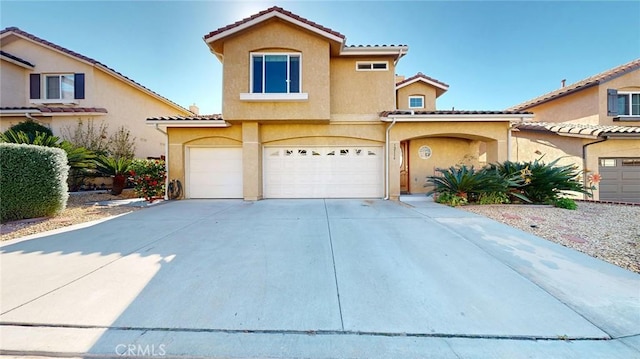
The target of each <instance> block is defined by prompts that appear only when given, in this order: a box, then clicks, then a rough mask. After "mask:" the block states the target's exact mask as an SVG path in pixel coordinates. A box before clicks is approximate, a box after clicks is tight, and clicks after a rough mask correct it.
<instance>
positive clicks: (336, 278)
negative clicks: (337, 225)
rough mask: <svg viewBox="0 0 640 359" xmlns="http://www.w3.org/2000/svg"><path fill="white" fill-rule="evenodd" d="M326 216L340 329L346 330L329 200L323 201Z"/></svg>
mask: <svg viewBox="0 0 640 359" xmlns="http://www.w3.org/2000/svg"><path fill="white" fill-rule="evenodd" d="M322 203H323V204H324V214H325V216H326V220H327V233H328V234H329V245H330V246H331V262H332V264H333V279H334V281H335V283H336V295H337V297H338V311H339V313H340V328H341V329H342V330H344V319H343V317H342V303H341V302H340V287H339V286H338V272H337V271H336V256H335V253H334V251H333V239H332V238H331V221H330V219H329V210H328V209H327V200H325V199H323V200H322Z"/></svg>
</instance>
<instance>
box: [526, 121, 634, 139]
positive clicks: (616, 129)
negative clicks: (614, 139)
mask: <svg viewBox="0 0 640 359" xmlns="http://www.w3.org/2000/svg"><path fill="white" fill-rule="evenodd" d="M517 128H518V129H519V130H525V131H526V130H528V131H543V132H552V133H556V134H559V135H583V136H596V137H598V136H607V135H636V136H638V137H640V126H604V125H586V124H576V123H546V122H528V123H523V124H519V125H517ZM634 137H635V136H634Z"/></svg>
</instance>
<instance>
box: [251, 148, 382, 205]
mask: <svg viewBox="0 0 640 359" xmlns="http://www.w3.org/2000/svg"><path fill="white" fill-rule="evenodd" d="M382 153H383V152H382V147H373V146H372V147H348V146H344V147H313V146H298V147H265V149H264V162H263V163H264V177H263V181H264V196H265V197H266V198H379V197H382V193H383V188H382V185H383V176H382V159H383V156H382Z"/></svg>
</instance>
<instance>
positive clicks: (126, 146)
mask: <svg viewBox="0 0 640 359" xmlns="http://www.w3.org/2000/svg"><path fill="white" fill-rule="evenodd" d="M135 141H136V138H135V137H132V136H131V131H129V130H128V129H127V128H126V127H124V126H120V127H119V128H118V129H117V130H116V132H114V133H112V134H111V136H109V143H108V145H107V150H108V152H109V154H110V155H111V156H113V157H116V158H120V157H123V158H127V159H130V160H132V159H133V157H134V156H135V153H136V142H135Z"/></svg>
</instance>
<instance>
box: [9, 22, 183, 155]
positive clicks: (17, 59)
mask: <svg viewBox="0 0 640 359" xmlns="http://www.w3.org/2000/svg"><path fill="white" fill-rule="evenodd" d="M0 49H1V51H0V59H1V61H0V76H1V78H0V86H1V88H0V91H1V92H0V129H1V130H2V131H5V130H7V129H8V128H9V127H11V126H12V125H14V124H17V123H19V122H22V121H25V120H26V119H28V118H32V119H35V121H36V122H38V123H40V124H43V125H44V126H47V127H49V128H51V130H52V131H53V133H54V135H56V136H59V137H61V136H62V135H63V134H64V133H65V128H71V129H73V128H75V127H76V126H77V124H78V121H83V122H84V123H86V122H87V121H89V120H93V121H94V125H95V126H96V127H98V126H99V125H100V124H101V123H102V122H104V123H105V124H107V125H108V132H110V133H113V132H115V131H116V130H117V129H118V128H119V127H120V126H125V128H126V129H128V130H129V131H130V133H131V135H132V136H133V137H135V138H136V156H138V157H142V158H144V157H158V156H161V155H164V154H165V152H166V150H165V146H166V136H165V135H164V134H162V133H161V132H159V131H156V129H154V128H151V127H149V126H146V125H145V119H146V118H147V117H151V116H158V115H164V114H173V115H182V116H187V115H192V113H191V112H190V111H189V110H187V109H184V108H182V107H181V106H179V105H177V104H176V103H173V102H171V101H170V100H168V99H166V98H164V97H162V96H160V95H158V94H157V93H155V92H153V91H151V90H149V89H148V88H146V87H144V86H142V85H140V84H139V83H137V82H135V81H133V80H131V79H130V78H128V77H126V76H124V75H122V74H120V73H119V72H116V71H115V70H113V69H111V68H109V67H107V66H105V65H104V64H102V63H100V62H98V61H96V60H94V59H91V58H89V57H86V56H83V55H80V54H78V53H76V52H73V51H71V50H68V49H65V48H63V47H61V46H58V45H56V44H53V43H51V42H48V41H46V40H43V39H41V38H39V37H36V36H34V35H31V34H29V33H27V32H25V31H22V30H20V29H18V28H15V27H9V28H6V29H4V30H2V31H0Z"/></svg>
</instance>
